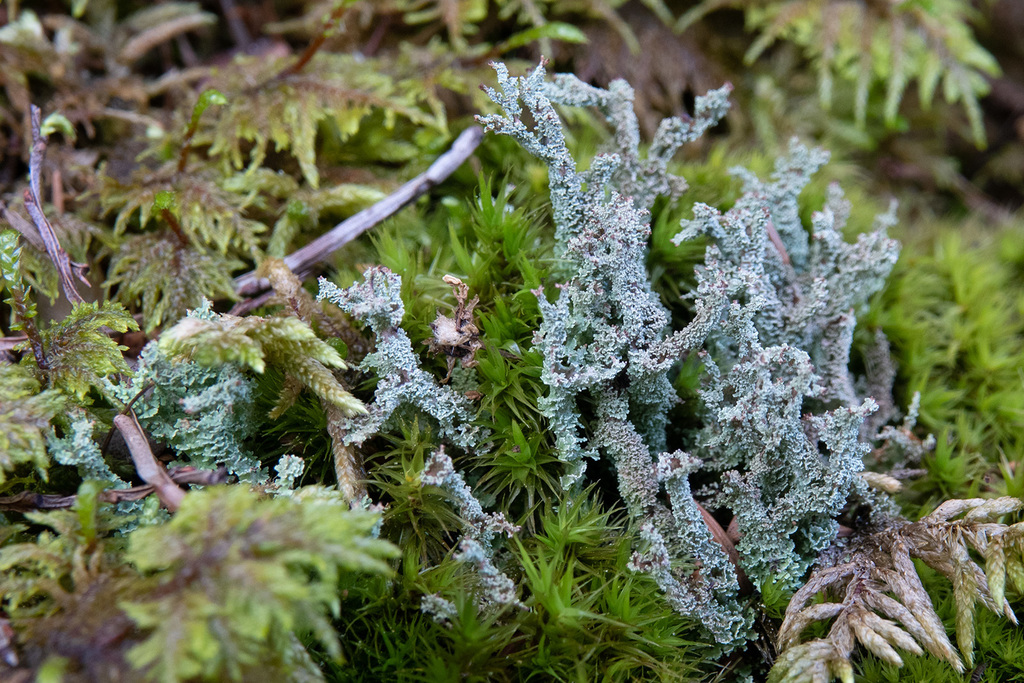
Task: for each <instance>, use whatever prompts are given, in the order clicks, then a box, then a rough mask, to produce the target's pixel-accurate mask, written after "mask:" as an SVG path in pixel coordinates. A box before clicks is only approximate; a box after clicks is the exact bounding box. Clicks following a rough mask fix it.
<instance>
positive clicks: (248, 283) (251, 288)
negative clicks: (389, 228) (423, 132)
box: [235, 126, 483, 296]
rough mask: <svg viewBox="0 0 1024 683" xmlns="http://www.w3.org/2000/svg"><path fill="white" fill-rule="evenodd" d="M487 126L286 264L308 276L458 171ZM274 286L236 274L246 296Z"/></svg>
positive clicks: (467, 133) (469, 130)
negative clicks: (317, 267) (364, 234)
mask: <svg viewBox="0 0 1024 683" xmlns="http://www.w3.org/2000/svg"><path fill="white" fill-rule="evenodd" d="M482 138H483V130H482V129H481V128H479V127H478V126H474V127H472V128H467V129H466V130H464V131H463V132H462V134H461V135H459V137H458V138H456V139H455V142H454V143H452V146H451V149H449V150H448V151H447V152H445V153H444V154H442V155H441V156H439V157H438V158H437V160H436V161H435V162H434V163H433V164H431V165H430V168H428V169H427V170H426V171H425V172H423V173H421V174H420V175H418V176H416V177H415V178H413V179H412V180H410V181H409V182H407V183H406V184H405V185H402V186H401V187H400V188H398V189H397V190H396V191H395V192H394V193H392V194H390V195H388V196H387V197H385V198H384V199H382V200H380V201H379V202H377V203H376V204H374V205H373V206H371V207H369V208H367V209H364V210H362V211H360V212H359V213H357V214H356V215H354V216H351V217H349V218H346V219H345V220H344V221H342V222H341V223H338V225H336V226H335V227H334V228H333V229H332V230H331V231H330V232H328V233H326V234H324V235H321V236H320V237H318V238H316V239H315V240H313V241H312V242H310V243H309V244H307V245H306V246H304V247H302V248H301V249H299V250H297V251H294V252H292V253H291V254H289V255H288V256H286V257H285V258H284V262H285V264H286V265H287V266H288V267H289V268H290V269H291V271H292V272H293V273H295V274H296V275H298V276H299V277H307V276H308V275H309V274H310V273H311V272H313V269H314V267H315V266H316V264H318V263H321V262H322V261H324V260H326V259H327V258H329V257H330V255H331V254H333V253H334V252H335V251H337V250H338V249H340V248H341V247H342V246H343V245H345V244H347V243H349V242H351V241H352V240H354V239H355V238H356V237H358V236H359V235H361V234H362V233H364V232H366V231H367V230H369V229H370V228H372V227H373V226H375V225H377V224H378V223H380V222H381V221H383V220H384V219H386V218H390V217H391V216H393V215H395V214H396V213H398V211H399V210H400V209H401V208H402V207H404V206H406V205H407V204H409V203H410V202H412V201H413V200H414V199H416V198H417V197H419V196H420V195H422V194H425V193H426V192H428V191H429V190H430V189H431V188H433V187H435V186H436V185H438V184H440V183H441V182H442V181H444V180H445V179H446V178H447V177H448V176H450V175H451V174H452V173H454V172H455V169H457V168H458V167H459V166H461V165H462V162H464V161H465V160H466V159H468V158H469V156H470V155H471V154H473V151H474V150H475V149H476V148H477V145H479V144H480V140H481V139H482ZM269 288H270V282H269V281H268V280H267V279H266V278H259V277H256V271H250V272H248V273H246V274H245V275H240V276H239V277H237V278H235V291H236V292H237V293H238V294H240V295H242V296H252V295H253V294H258V293H259V292H262V291H264V290H266V289H269Z"/></svg>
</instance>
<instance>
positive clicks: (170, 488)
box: [114, 412, 185, 512]
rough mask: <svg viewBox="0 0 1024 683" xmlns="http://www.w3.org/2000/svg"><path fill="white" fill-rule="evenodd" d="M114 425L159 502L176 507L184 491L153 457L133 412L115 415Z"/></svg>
mask: <svg viewBox="0 0 1024 683" xmlns="http://www.w3.org/2000/svg"><path fill="white" fill-rule="evenodd" d="M114 426H115V427H117V430H118V431H119V432H121V436H122V437H123V438H124V442H125V444H127V446H128V452H129V453H131V454H132V462H133V463H135V470H136V471H137V472H138V473H139V476H140V477H142V480H143V481H144V482H146V483H147V484H152V485H153V487H154V488H155V489H156V495H157V496H158V497H159V498H160V502H161V503H163V504H164V507H166V508H167V509H168V510H170V511H171V512H174V511H175V510H177V509H178V506H180V505H181V501H182V499H184V498H185V492H184V491H182V490H181V489H180V488H178V485H177V484H175V483H174V481H173V480H172V479H171V478H170V477H169V476H168V475H167V470H165V469H164V468H163V466H161V465H160V463H158V462H157V461H156V458H154V457H153V451H151V450H150V449H149V442H148V441H147V440H146V435H145V434H143V433H142V427H141V426H140V425H139V421H138V420H137V419H136V418H135V413H134V412H133V413H129V414H128V415H117V416H115V417H114Z"/></svg>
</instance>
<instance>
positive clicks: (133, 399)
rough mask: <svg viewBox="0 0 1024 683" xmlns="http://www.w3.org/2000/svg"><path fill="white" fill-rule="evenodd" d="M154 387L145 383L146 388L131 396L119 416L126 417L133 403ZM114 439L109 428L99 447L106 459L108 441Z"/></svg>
mask: <svg viewBox="0 0 1024 683" xmlns="http://www.w3.org/2000/svg"><path fill="white" fill-rule="evenodd" d="M155 386H156V382H147V383H146V386H144V387H142V388H141V389H139V391H138V393H136V394H135V395H134V396H132V400H130V401H128V403H126V404H125V406H124V408H122V409H121V411H120V412H121V415H127V414H128V411H129V410H131V409H132V406H134V405H135V402H136V401H138V400H139V399H140V398H142V397H143V396H145V395H146V393H147V392H149V391H151V390H152V389H153V387H155ZM113 438H114V428H113V427H111V428H110V431H108V432H107V438H105V439H104V440H103V445H102V446H101V447H100V454H101V455H103V456H104V457H106V455H107V449H108V448H110V441H111V439H113Z"/></svg>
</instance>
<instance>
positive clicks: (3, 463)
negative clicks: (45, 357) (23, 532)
mask: <svg viewBox="0 0 1024 683" xmlns="http://www.w3.org/2000/svg"><path fill="white" fill-rule="evenodd" d="M40 389H41V387H40V384H39V380H38V379H37V378H36V377H35V375H34V373H33V372H32V370H31V369H30V368H28V367H26V366H24V365H13V364H11V363H5V362H0V488H2V485H3V483H4V482H5V481H6V474H7V472H8V471H10V470H13V469H14V468H15V467H17V466H18V465H21V464H22V463H30V464H32V465H34V466H35V468H36V470H37V471H38V472H39V474H40V475H41V476H42V477H43V478H45V477H46V468H47V465H48V464H49V458H47V456H46V433H47V431H49V427H50V420H52V419H53V417H54V415H56V414H57V413H59V412H60V411H61V409H62V408H63V406H64V395H63V394H61V393H60V392H59V391H56V390H53V389H47V390H45V391H41V390H40Z"/></svg>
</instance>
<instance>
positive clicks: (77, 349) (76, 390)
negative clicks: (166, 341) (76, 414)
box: [43, 301, 139, 402]
mask: <svg viewBox="0 0 1024 683" xmlns="http://www.w3.org/2000/svg"><path fill="white" fill-rule="evenodd" d="M104 327H109V328H110V329H112V330H115V331H117V332H127V331H129V330H138V329H139V325H138V323H136V322H135V319H134V318H132V317H131V316H130V315H129V314H128V312H127V311H125V310H124V307H123V306H121V304H119V303H115V302H112V301H105V302H103V303H102V304H99V303H95V302H93V303H88V302H86V303H81V304H75V307H74V308H73V309H72V310H71V313H70V314H68V316H67V317H66V318H64V319H63V320H61V321H60V322H58V323H55V324H53V325H52V326H51V327H50V328H49V329H47V330H45V331H44V332H43V343H44V345H45V348H46V362H47V365H48V368H47V371H46V372H47V377H48V378H49V383H50V385H51V386H52V387H54V388H57V389H60V390H61V391H63V392H64V393H65V394H67V395H69V396H71V397H73V398H74V399H76V400H77V401H79V402H82V401H84V400H85V395H86V394H87V393H88V392H89V389H91V388H92V387H103V386H104V385H103V378H104V377H107V376H108V375H116V374H126V375H127V374H130V373H131V370H130V369H129V368H128V364H127V363H125V361H124V358H123V357H122V356H121V352H122V351H124V350H125V349H126V348H127V347H124V346H120V345H118V343H117V342H115V341H114V340H113V339H111V338H110V337H109V336H108V335H107V334H105V333H104V332H103V328H104Z"/></svg>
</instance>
